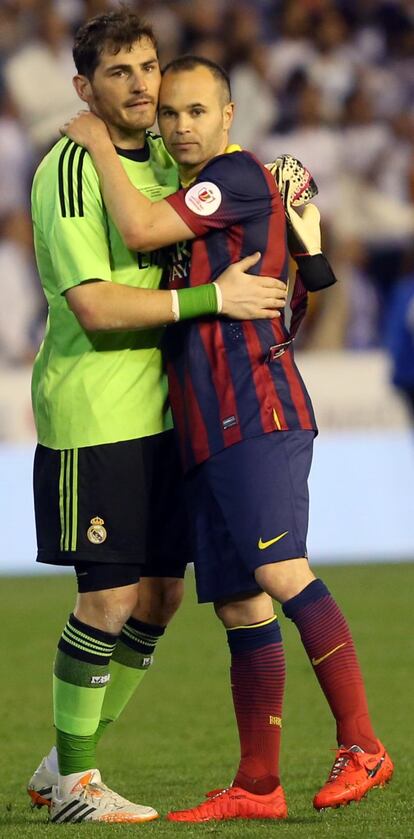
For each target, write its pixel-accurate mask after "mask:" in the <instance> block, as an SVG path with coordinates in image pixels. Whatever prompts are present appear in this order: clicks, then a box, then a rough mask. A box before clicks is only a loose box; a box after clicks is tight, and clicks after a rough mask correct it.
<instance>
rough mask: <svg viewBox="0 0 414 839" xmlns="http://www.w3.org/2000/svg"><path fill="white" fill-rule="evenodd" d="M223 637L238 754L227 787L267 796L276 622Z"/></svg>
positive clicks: (277, 730)
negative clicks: (227, 649)
mask: <svg viewBox="0 0 414 839" xmlns="http://www.w3.org/2000/svg"><path fill="white" fill-rule="evenodd" d="M227 639H228V643H229V647H230V652H231V668H230V675H231V688H232V693H233V704H234V710H235V714H236V720H237V728H238V731H239V738H240V752H241V757H240V764H239V768H238V771H237V774H236V777H235V779H234V781H233V786H239V787H242V788H243V789H246V790H248V791H249V792H253V793H256V794H257V795H267V794H268V793H269V792H272V791H273V790H274V789H275V787H277V786H278V784H279V749H280V735H281V728H282V703H283V693H284V687H285V659H284V653H283V645H282V637H281V634H280V627H279V623H278V620H277V618H276V617H274V618H272V619H271V620H270V621H265V622H264V623H262V624H255V625H253V626H243V627H239V628H237V629H228V630H227Z"/></svg>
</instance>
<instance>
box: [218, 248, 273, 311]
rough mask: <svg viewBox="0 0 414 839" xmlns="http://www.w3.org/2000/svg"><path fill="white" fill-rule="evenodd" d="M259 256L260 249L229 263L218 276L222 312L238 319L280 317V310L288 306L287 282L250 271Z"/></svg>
mask: <svg viewBox="0 0 414 839" xmlns="http://www.w3.org/2000/svg"><path fill="white" fill-rule="evenodd" d="M259 259H260V253H258V252H257V253H255V254H252V255H251V256H246V257H245V258H244V259H241V260H240V262H234V263H233V264H232V265H229V267H228V268H226V270H225V271H223V273H222V274H220V276H219V277H218V278H217V281H216V282H217V283H218V285H219V286H220V290H221V294H222V298H223V308H222V314H223V315H226V316H227V317H230V318H235V319H236V320H256V319H257V318H276V317H280V309H283V308H284V306H285V305H286V284H285V283H283V282H282V281H281V280H278V279H275V278H274V277H259V276H257V275H255V274H248V273H247V271H248V270H249V269H250V268H252V267H253V266H254V265H256V263H257V262H258V261H259Z"/></svg>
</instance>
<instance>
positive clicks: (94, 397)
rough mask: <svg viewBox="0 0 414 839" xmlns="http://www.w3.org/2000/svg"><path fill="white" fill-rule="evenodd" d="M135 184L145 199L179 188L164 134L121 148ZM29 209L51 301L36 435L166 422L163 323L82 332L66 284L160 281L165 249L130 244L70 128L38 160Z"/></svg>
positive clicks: (126, 435)
mask: <svg viewBox="0 0 414 839" xmlns="http://www.w3.org/2000/svg"><path fill="white" fill-rule="evenodd" d="M118 153H119V155H120V159H121V162H122V164H123V166H124V168H125V170H126V172H127V174H128V176H129V178H130V180H131V181H132V183H133V184H134V185H135V186H137V187H139V189H140V190H142V191H143V192H144V194H145V195H146V196H147V197H148V198H150V199H151V200H154V201H157V200H160V199H161V198H165V197H166V196H167V195H170V194H171V193H172V192H175V191H176V190H177V188H178V174H177V169H176V166H175V164H174V161H173V160H172V158H170V156H169V155H168V153H167V151H166V150H165V148H164V145H163V143H162V140H161V138H160V137H156V136H154V135H152V134H150V133H149V134H148V136H147V141H146V146H145V148H144V149H142V150H138V151H125V150H120V149H119V150H118ZM32 213H33V224H34V240H35V251H36V259H37V266H38V271H39V275H40V278H41V282H42V286H43V289H44V293H45V295H46V298H47V302H48V306H49V315H48V321H47V326H46V334H45V338H44V341H43V343H42V345H41V347H40V350H39V353H38V355H37V358H36V361H35V365H34V370H33V379H32V401H33V411H34V416H35V422H36V428H37V432H38V439H39V442H40V443H41V444H42V445H44V446H48V447H49V448H52V449H71V448H78V447H82V446H95V445H99V444H102V443H114V442H117V441H119V440H132V439H135V438H137V437H144V436H147V435H151V434H157V433H159V432H160V431H163V430H165V429H166V428H169V427H171V419H170V415H169V411H168V410H167V384H166V379H165V376H164V373H163V368H162V359H161V351H160V339H161V333H162V330H161V329H146V330H135V331H128V332H126V331H124V332H86V331H85V330H84V329H83V328H82V327H81V325H80V323H79V321H78V320H77V318H76V317H75V315H74V314H73V312H72V311H71V310H70V308H69V306H68V304H67V301H66V298H65V294H64V292H65V291H67V290H68V289H69V288H72V287H73V286H77V285H79V284H80V283H82V282H85V281H88V280H94V279H98V280H103V281H105V282H112V283H120V284H121V285H128V286H133V287H136V288H158V286H159V284H160V280H161V274H162V253H161V252H157V251H154V252H152V253H135V252H133V251H130V250H128V249H127V248H126V247H125V245H124V244H123V242H122V239H121V236H120V234H119V232H118V230H117V229H116V228H115V226H114V225H113V224H112V221H111V219H110V218H109V216H108V214H107V212H106V210H105V207H104V204H103V201H102V195H101V192H100V188H99V179H98V176H97V173H96V171H95V168H94V166H93V163H92V160H91V158H90V157H89V155H88V154H87V152H86V150H85V149H83V148H81V147H80V146H77V145H76V144H75V143H73V142H72V141H71V140H68V139H67V138H66V137H65V138H63V139H61V140H59V142H58V143H56V145H55V146H54V147H53V148H52V150H51V151H50V152H49V154H48V155H47V156H46V157H45V158H44V160H43V161H42V163H41V164H40V166H39V168H38V170H37V172H36V175H35V178H34V182H33V189H32Z"/></svg>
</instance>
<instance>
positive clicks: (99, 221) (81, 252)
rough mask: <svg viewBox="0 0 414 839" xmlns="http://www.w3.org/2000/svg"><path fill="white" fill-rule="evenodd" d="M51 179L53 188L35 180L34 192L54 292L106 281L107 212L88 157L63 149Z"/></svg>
mask: <svg viewBox="0 0 414 839" xmlns="http://www.w3.org/2000/svg"><path fill="white" fill-rule="evenodd" d="M71 154H72V160H71ZM62 157H63V159H62ZM53 174H54V180H53V189H50V185H51V182H50V178H48V177H44V178H40V179H39V184H38V186H37V188H35V189H34V200H35V205H36V208H35V211H34V221H35V228H39V227H40V231H39V233H40V237H41V238H42V239H43V240H44V242H45V244H46V248H47V252H48V255H49V258H50V260H51V263H52V266H51V267H52V274H53V277H54V284H55V287H56V290H57V291H58V292H59V293H63V292H65V291H67V290H68V289H69V288H73V287H74V286H76V285H79V284H80V283H82V282H85V281H86V280H91V279H98V280H106V281H110V280H111V259H110V252H109V243H108V227H107V219H106V212H105V208H104V205H103V201H102V196H101V192H100V188H99V179H98V175H97V173H96V171H95V169H94V166H93V164H92V161H91V159H90V157H89V155H88V154H87V153H86V152H85V150H84V149H81V148H80V147H78V146H75V145H73V146H72V151H71V147H68V153H67V154H66V156H63V155H61V157H60V160H59V167H58V172H57V173H56V170H55V171H54V173H52V175H53ZM40 237H39V238H40Z"/></svg>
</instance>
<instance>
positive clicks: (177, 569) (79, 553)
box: [34, 431, 190, 591]
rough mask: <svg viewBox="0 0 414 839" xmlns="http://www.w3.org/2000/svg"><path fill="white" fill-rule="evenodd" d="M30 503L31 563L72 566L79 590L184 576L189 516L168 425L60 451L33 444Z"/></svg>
mask: <svg viewBox="0 0 414 839" xmlns="http://www.w3.org/2000/svg"><path fill="white" fill-rule="evenodd" d="M34 502H35V517H36V531H37V543H38V554H37V561H38V562H44V563H50V564H52V565H72V566H74V567H75V570H76V574H77V576H78V584H79V590H80V591H82V590H97V589H99V588H101V589H103V588H112V587H116V586H120V585H128V584H129V583H132V582H135V581H137V580H138V579H139V578H140V576H150V577H183V576H184V572H185V568H186V564H187V562H188V561H189V560H190V555H189V535H188V520H187V515H186V507H185V492H184V479H183V476H182V471H181V466H180V463H179V457H178V453H177V450H176V444H175V439H174V433H173V431H165V432H163V433H161V434H155V435H152V436H149V437H143V438H141V439H137V440H126V441H123V442H117V443H108V444H104V445H99V446H87V447H85V448H79V449H67V450H64V451H60V450H57V451H55V450H54V449H49V448H46V447H45V446H41V445H39V446H38V447H37V449H36V454H35V462H34ZM95 566H96V567H95ZM99 566H101V570H99ZM86 578H88V580H89V578H90V579H91V580H92V582H91V583H90V585H89V588H85V586H83V582H85V581H86V582H88V580H87V579H86ZM82 581H83V582H82Z"/></svg>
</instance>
